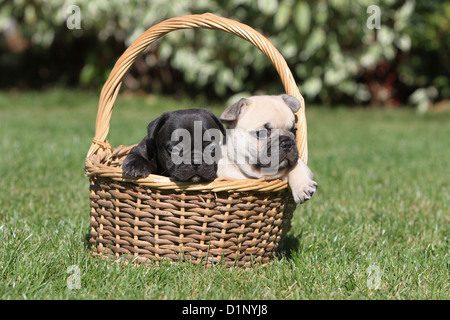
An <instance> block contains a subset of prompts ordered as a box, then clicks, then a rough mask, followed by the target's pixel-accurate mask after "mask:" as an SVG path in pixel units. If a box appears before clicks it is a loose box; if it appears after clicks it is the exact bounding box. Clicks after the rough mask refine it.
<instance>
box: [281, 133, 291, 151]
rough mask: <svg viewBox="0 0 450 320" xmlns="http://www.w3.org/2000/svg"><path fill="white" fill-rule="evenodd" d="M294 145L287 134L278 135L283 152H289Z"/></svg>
mask: <svg viewBox="0 0 450 320" xmlns="http://www.w3.org/2000/svg"><path fill="white" fill-rule="evenodd" d="M293 146H294V141H292V139H291V138H289V137H287V136H281V137H280V148H281V150H283V151H284V152H289V151H291V150H292V147H293Z"/></svg>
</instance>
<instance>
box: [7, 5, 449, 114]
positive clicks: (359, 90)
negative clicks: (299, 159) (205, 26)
mask: <svg viewBox="0 0 450 320" xmlns="http://www.w3.org/2000/svg"><path fill="white" fill-rule="evenodd" d="M0 3H1V4H0V90H3V91H19V92H20V91H23V90H29V89H35V90H36V89H37V90H46V89H49V88H53V87H75V88H82V89H85V90H100V89H101V86H102V85H103V83H104V82H105V80H106V78H107V76H108V74H109V72H110V70H111V69H112V67H113V65H114V63H115V61H116V60H117V59H118V58H119V57H120V55H121V54H122V53H123V51H124V50H125V49H126V48H127V47H128V46H129V45H130V44H131V43H132V42H133V40H134V39H136V38H137V37H138V36H139V35H140V34H141V33H142V32H144V31H145V30H146V29H148V28H149V27H151V26H152V25H154V24H156V23H158V22H160V21H162V20H165V19H168V18H171V17H176V16H182V15H187V14H196V13H204V12H212V13H215V14H217V15H220V16H223V17H227V18H231V19H234V20H237V21H240V22H243V23H246V24H248V25H250V26H252V27H253V28H255V29H256V30H258V31H260V32H261V33H263V34H264V35H265V36H267V37H268V38H269V40H270V41H271V42H272V43H273V44H274V45H275V47H277V48H278V50H279V51H280V52H281V53H282V55H283V56H284V57H285V59H286V61H287V63H288V65H289V66H290V69H291V71H292V72H293V74H294V78H295V79H296V81H297V84H298V85H299V87H300V92H301V93H302V94H303V95H304V96H305V99H306V100H307V101H308V102H313V103H317V104H328V105H346V106H361V105H364V106H371V107H398V106H403V105H407V106H410V107H416V108H418V109H419V110H422V111H426V110H427V109H428V108H432V107H434V106H439V105H441V106H442V105H445V104H448V100H447V99H450V82H449V74H450V55H449V54H448V53H449V52H450V2H449V1H444V0H442V1H440V0H429V1H413V0H408V1H397V0H385V1H375V0H373V1H365V0H360V1H347V0H329V1H325V0H324V1H316V0H314V1H305V0H303V1H294V0H284V1H281V0H252V1H246V0H197V1H164V0H152V1H139V0H96V1H91V0H78V1H77V0H66V1H64V0H55V1H47V0H6V1H5V0H1V2H0ZM73 5H75V6H76V8H75V9H74V7H73ZM371 5H376V6H377V7H378V8H379V15H378V16H376V14H377V12H376V11H370V10H368V8H369V7H370V6H371ZM77 8H78V9H79V10H78V11H77V10H76V9H77ZM77 18H79V20H77ZM377 18H378V20H377ZM377 23H378V25H377ZM122 87H123V89H124V90H130V91H139V92H152V93H155V94H165V95H171V96H174V97H178V96H189V97H197V96H206V97H208V98H209V99H217V100H226V99H229V98H230V97H232V96H234V95H237V94H241V93H244V94H255V93H258V92H268V93H279V92H282V91H283V88H282V85H281V82H280V80H279V78H278V76H277V74H276V71H275V69H274V68H273V66H272V65H271V64H270V62H269V61H268V59H267V58H266V57H265V56H263V55H262V54H261V53H260V52H259V51H257V49H255V48H253V47H252V45H251V44H249V43H247V42H245V41H243V40H241V39H240V38H237V37H236V36H231V35H228V34H226V33H223V32H217V31H210V30H196V31H193V30H186V31H177V32H172V33H170V34H169V35H167V36H166V37H164V38H163V39H162V40H159V41H158V42H157V43H156V44H153V45H152V46H150V48H148V50H147V51H146V52H145V54H143V55H141V56H140V57H139V58H138V60H137V61H136V63H135V64H134V65H133V67H132V68H131V70H130V71H129V72H128V74H127V75H126V77H125V78H124V83H123V86H122Z"/></svg>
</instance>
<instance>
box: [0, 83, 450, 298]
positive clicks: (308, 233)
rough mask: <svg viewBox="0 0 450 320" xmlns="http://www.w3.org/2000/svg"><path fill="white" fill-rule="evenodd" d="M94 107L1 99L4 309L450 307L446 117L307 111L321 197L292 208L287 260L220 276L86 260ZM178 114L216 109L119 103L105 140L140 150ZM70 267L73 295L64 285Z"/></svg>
mask: <svg viewBox="0 0 450 320" xmlns="http://www.w3.org/2000/svg"><path fill="white" fill-rule="evenodd" d="M97 101H98V96H97V95H96V94H92V93H85V92H77V91H66V90H53V91H50V92H46V93H39V92H29V93H20V94H6V93H0V299H449V298H450V294H449V263H450V261H449V222H450V221H449V220H450V214H449V207H448V203H450V188H449V182H450V171H449V165H450V163H449V159H450V147H449V146H450V126H449V122H450V114H449V113H440V114H426V115H424V116H419V115H417V114H416V113H415V112H414V111H413V110H385V111H381V110H360V109H357V110H348V109H343V108H335V109H330V108H325V107H309V108H308V109H307V118H308V141H309V155H310V156H309V165H310V167H311V168H312V170H313V171H314V172H315V178H316V181H317V182H318V183H319V189H318V192H317V193H316V195H315V196H314V197H313V199H312V200H310V201H309V202H307V203H305V204H303V205H301V206H298V208H297V210H296V212H295V214H294V218H293V220H292V229H291V231H290V233H289V238H288V243H287V244H288V246H287V250H286V254H285V255H282V256H281V257H279V258H277V259H276V261H275V262H273V263H272V264H270V265H268V266H265V267H257V268H254V269H252V270H247V271H241V270H229V271H225V270H223V269H222V268H211V269H208V270H203V269H201V268H199V267H197V266H193V265H189V264H184V265H180V264H176V265H167V264H163V265H160V266H152V267H144V266H129V265H122V264H120V263H114V262H112V261H103V260H101V259H98V258H94V257H92V256H91V252H90V249H89V246H88V244H87V240H86V239H87V235H88V233H89V221H90V218H89V197H88V196H89V191H88V185H89V183H88V178H87V177H85V176H84V169H83V166H84V158H85V156H86V153H87V151H88V149H89V146H90V143H91V139H92V138H93V135H94V122H95V117H96V112H97ZM181 107H211V108H212V109H213V111H214V112H215V113H217V114H219V113H220V111H221V110H223V108H224V106H222V105H213V106H210V105H208V104H207V103H205V102H204V101H197V102H195V101H189V100H185V101H176V100H172V99H168V98H160V97H153V96H140V97H129V96H126V95H122V96H120V98H119V100H118V101H117V103H116V105H115V110H114V112H113V115H112V122H111V131H110V135H109V137H108V140H109V142H110V143H111V145H113V146H117V145H119V144H124V145H130V144H133V143H136V142H138V141H140V139H141V138H142V137H143V136H144V135H145V126H146V125H147V123H148V122H149V121H150V120H151V119H153V118H155V117H156V116H157V115H159V114H160V113H161V112H162V111H164V110H168V109H177V108H181ZM70 266H77V267H78V268H79V271H80V278H81V288H80V289H77V290H69V289H68V285H67V284H68V278H69V277H70V276H71V274H70V273H68V272H67V271H68V268H69V267H70ZM370 270H378V271H379V275H380V282H379V283H378V282H376V281H373V279H375V278H374V272H372V273H370ZM69 280H70V279H69ZM376 285H378V286H376Z"/></svg>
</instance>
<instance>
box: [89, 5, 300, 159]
mask: <svg viewBox="0 0 450 320" xmlns="http://www.w3.org/2000/svg"><path fill="white" fill-rule="evenodd" d="M181 29H211V30H219V31H224V32H228V33H231V34H234V35H236V36H238V37H240V38H242V39H244V40H246V41H248V42H250V43H252V44H253V45H254V46H255V47H256V48H258V49H259V50H260V51H261V52H263V53H264V54H265V55H266V56H267V57H268V58H269V60H270V61H271V62H272V64H273V65H274V67H275V68H276V70H277V72H278V74H279V75H280V78H281V81H282V83H283V85H284V87H285V90H286V93H287V94H290V95H292V96H294V97H296V98H298V99H299V100H300V102H301V106H302V107H301V108H300V110H299V111H298V112H297V113H296V118H297V127H298V131H297V146H298V149H299V156H300V158H301V159H302V160H303V162H305V163H307V160H308V148H307V131H306V130H307V128H306V117H305V103H304V99H303V97H302V95H301V94H300V92H299V90H298V87H297V85H296V83H295V81H294V78H293V76H292V73H291V71H290V70H289V67H288V66H287V64H286V61H285V60H284V58H283V56H282V55H281V54H280V53H279V52H278V50H277V49H276V48H275V47H274V46H273V45H272V44H271V43H270V41H269V40H268V39H267V38H265V37H264V36H263V35H261V34H260V33H259V32H257V31H256V30H254V29H253V28H251V27H249V26H247V25H245V24H242V23H239V22H236V21H234V20H230V19H226V18H222V17H219V16H216V15H213V14H210V13H205V14H202V15H189V16H184V17H179V18H172V19H168V20H165V21H163V22H161V23H159V24H157V25H155V26H153V27H151V28H150V29H148V30H147V31H146V32H144V33H143V34H142V35H141V36H140V37H138V38H137V39H136V40H135V41H134V42H133V43H132V44H131V45H130V47H128V49H127V50H126V51H125V52H124V53H123V55H122V56H121V57H120V58H119V59H118V61H117V62H116V64H115V66H114V68H113V70H112V71H111V73H110V75H109V78H108V79H107V81H106V82H105V84H104V86H103V88H102V91H101V94H100V100H99V107H98V113H97V119H96V126H95V136H94V138H93V141H92V145H91V147H90V149H89V151H88V155H87V158H89V156H91V155H92V154H94V153H95V152H96V151H97V150H98V149H100V148H102V149H108V148H109V149H111V147H110V146H109V144H108V143H107V141H106V138H107V135H108V132H109V127H110V119H111V115H112V110H113V106H114V102H115V100H116V98H117V94H118V92H119V89H120V86H121V84H122V78H123V76H124V75H125V73H126V72H127V70H128V69H129V68H130V67H131V65H132V64H133V63H134V61H135V60H136V58H137V56H138V55H139V54H140V53H141V52H142V51H144V50H145V48H147V47H148V46H149V45H150V44H152V43H153V42H154V41H156V40H157V39H159V38H160V37H162V36H164V35H166V34H167V33H169V32H171V31H174V30H181Z"/></svg>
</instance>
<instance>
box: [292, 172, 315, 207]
mask: <svg viewBox="0 0 450 320" xmlns="http://www.w3.org/2000/svg"><path fill="white" fill-rule="evenodd" d="M289 185H290V186H291V189H292V195H293V196H294V201H295V203H297V204H301V203H303V202H305V201H308V200H309V199H311V198H312V196H313V195H314V193H316V190H317V182H315V181H314V180H312V179H309V178H308V179H305V181H304V183H298V182H297V183H292V184H291V183H290V184H289Z"/></svg>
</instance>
